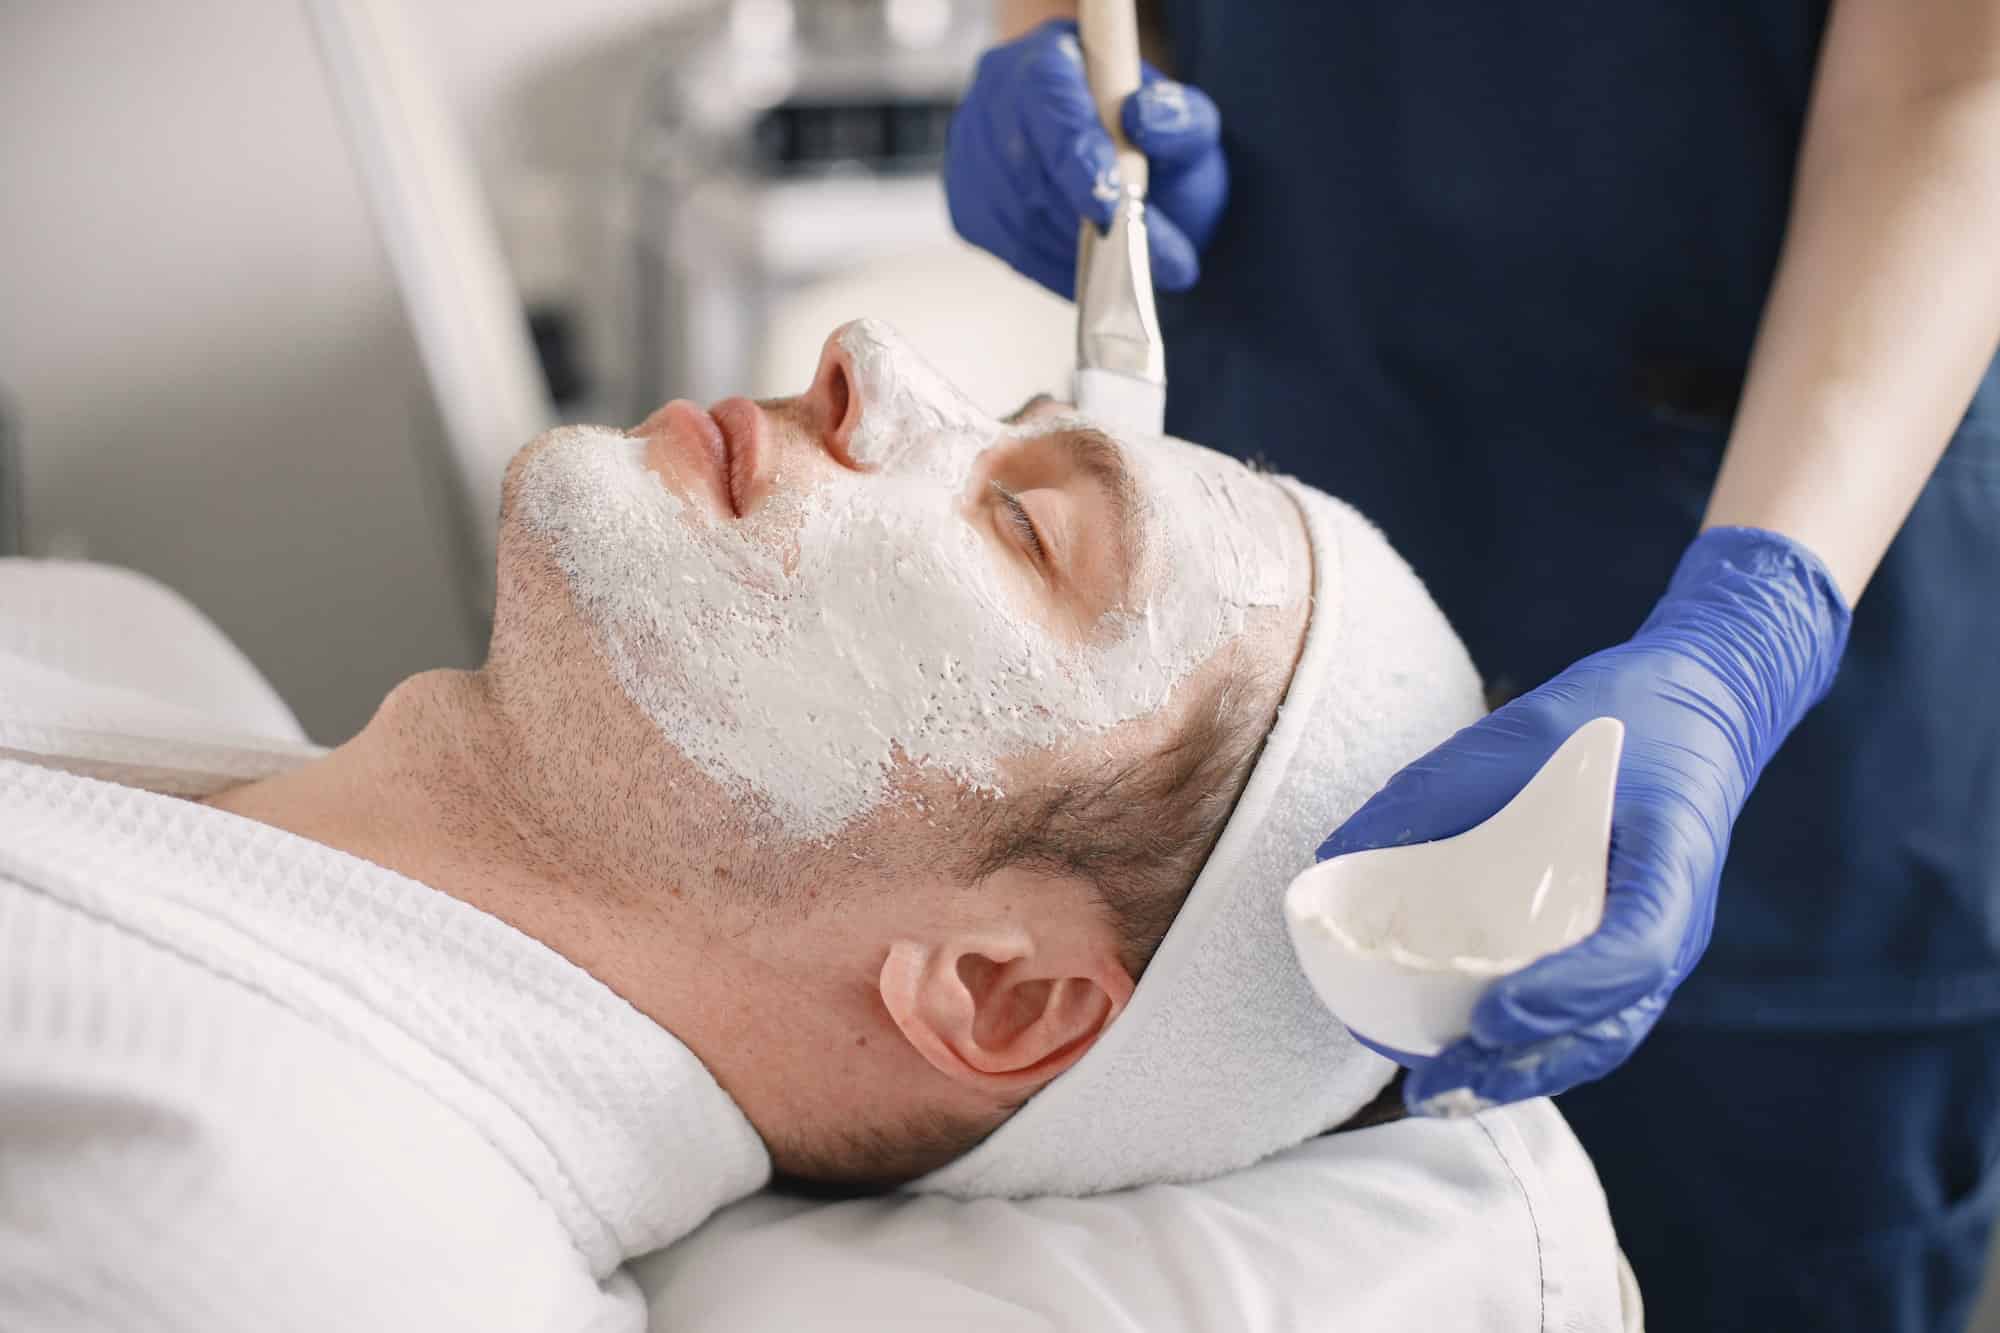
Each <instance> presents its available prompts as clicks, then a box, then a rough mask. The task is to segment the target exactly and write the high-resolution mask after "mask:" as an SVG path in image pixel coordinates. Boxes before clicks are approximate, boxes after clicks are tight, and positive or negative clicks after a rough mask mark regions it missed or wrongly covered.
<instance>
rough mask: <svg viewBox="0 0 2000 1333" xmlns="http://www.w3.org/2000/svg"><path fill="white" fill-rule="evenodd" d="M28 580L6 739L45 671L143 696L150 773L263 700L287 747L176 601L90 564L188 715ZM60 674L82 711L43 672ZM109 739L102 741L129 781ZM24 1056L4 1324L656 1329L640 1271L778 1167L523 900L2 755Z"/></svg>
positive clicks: (87, 688) (14, 580)
mask: <svg viewBox="0 0 2000 1333" xmlns="http://www.w3.org/2000/svg"><path fill="white" fill-rule="evenodd" d="M6 563H10V564H11V563H12V562H6ZM29 572H32V571H29ZM22 575H23V571H22V570H20V569H18V568H14V569H6V570H0V593H4V594H5V595H6V596H5V600H0V621H5V622H7V623H8V625H9V633H10V634H11V635H13V638H12V639H10V640H9V643H10V644H11V645H13V646H14V647H15V648H16V649H17V651H14V652H11V653H0V715H4V716H0V722H5V723H6V724H7V725H9V726H12V727H14V728H16V734H26V733H27V731H28V729H30V728H32V727H33V726H34V725H35V723H36V718H35V717H34V716H33V715H31V714H27V713H24V712H23V711H22V708H21V704H22V701H23V699H24V697H25V695H24V694H23V693H22V692H18V691H15V690H14V689H13V688H12V686H13V684H14V682H15V681H16V680H18V679H19V678H20V677H19V673H20V671H21V670H22V669H24V668H32V669H33V670H34V671H35V672H36V673H37V678H38V680H39V682H40V685H39V686H38V688H42V689H44V690H45V691H46V693H45V694H44V695H42V696H39V697H41V698H42V699H43V701H44V702H46V703H48V704H50V705H51V706H52V707H53V708H55V709H57V710H58V711H60V710H62V709H65V708H68V709H70V710H71V711H70V713H69V715H71V716H80V715H83V714H84V713H85V712H87V711H88V710H89V709H91V708H97V707H100V706H104V698H105V696H104V695H103V693H102V692H101V689H108V688H115V689H116V690H117V691H119V692H120V695H121V698H120V700H119V702H118V706H119V707H120V708H121V709H123V710H125V711H124V713H123V714H122V715H121V716H122V718H123V720H124V721H125V722H127V723H131V724H135V725H138V726H140V727H142V728H143V729H144V731H145V743H144V744H143V745H142V746H141V747H140V749H141V752H142V759H141V761H140V762H139V763H138V765H137V768H139V769H146V768H148V767H149V766H153V765H155V764H156V761H164V762H165V764H166V766H167V767H168V768H170V769H171V770H173V771H175V772H193V771H197V770H198V769H199V768H200V765H201V764H202V763H206V762H208V760H209V759H211V758H212V757H213V755H214V754H215V753H216V749H215V747H216V746H217V745H218V744H219V745H220V746H221V747H222V748H223V749H236V748H240V747H239V745H238V743H239V742H240V741H244V740H247V741H248V742H249V743H250V748H253V749H254V748H255V747H256V746H258V745H261V744H264V743H265V739H264V738H262V737H260V735H259V733H258V730H257V729H258V728H259V727H261V726H264V725H268V724H270V722H271V719H272V717H273V716H275V718H276V729H277V730H279V731H280V733H281V734H280V735H279V736H277V737H271V738H269V743H270V744H273V745H276V744H279V743H284V742H287V741H289V743H291V744H294V745H296V744H297V741H296V739H295V738H296V736H297V725H296V723H295V722H292V721H291V720H290V718H289V714H286V713H284V711H283V705H282V704H281V703H278V702H277V701H276V696H275V695H270V696H269V697H268V699H266V698H264V695H262V694H259V693H258V690H259V689H261V690H262V691H263V692H264V693H265V694H268V689H269V687H268V686H265V685H263V684H262V682H261V681H258V682H256V685H257V689H251V688H250V687H249V685H248V684H247V683H246V680H245V679H244V677H246V676H247V677H250V678H252V679H254V672H253V671H251V670H250V668H249V667H248V664H247V663H245V662H243V661H242V659H241V656H240V654H236V653H235V652H234V650H233V649H230V650H229V651H228V652H227V653H225V654H222V655H220V656H217V655H215V654H212V653H210V652H209V651H208V649H209V648H212V647H213V645H212V644H209V645H207V646H206V647H205V646H204V642H205V641H204V639H203V636H202V633H201V627H203V626H206V622H205V621H201V620H199V618H198V617H194V615H193V613H192V611H191V610H187V614H186V616H181V615H178V614H176V612H175V608H176V607H177V606H178V607H179V608H181V609H183V610H186V608H185V604H184V603H179V602H178V599H172V598H171V595H170V594H166V593H165V592H164V590H162V589H159V588H158V585H154V584H150V583H146V582H144V581H143V580H130V581H123V580H124V576H120V575H117V574H116V573H115V572H113V571H100V572H99V575H100V577H99V579H98V582H99V585H100V589H101V588H103V587H122V588H123V589H124V591H123V592H119V593H115V594H113V595H114V596H117V597H119V598H120V599H122V600H121V603H120V604H121V605H124V606H126V608H127V609H128V610H132V611H133V612H134V614H137V615H141V616H143V617H149V619H147V620H146V621H145V623H147V624H149V625H152V626H153V627H154V629H155V630H156V631H157V632H160V633H163V634H165V635H166V636H167V637H166V638H164V639H162V640H160V641H158V642H157V643H154V644H153V645H152V649H153V651H154V653H155V654H156V655H162V656H172V657H174V658H175V659H176V660H177V661H178V662H179V663H180V665H179V666H177V667H176V668H175V671H174V672H173V673H170V677H171V678H170V679H169V681H168V684H167V685H166V686H164V687H162V690H163V691H164V692H165V693H171V692H173V691H175V690H180V693H181V696H182V697H181V698H180V699H179V700H178V701H176V700H174V699H172V698H166V697H162V691H155V690H153V689H152V688H150V687H149V683H148V682H146V681H145V680H143V679H141V677H143V674H144V664H143V662H139V663H135V662H133V661H132V660H130V658H129V657H127V656H125V655H123V654H125V652H126V651H127V650H128V649H131V648H134V647H137V646H138V645H130V644H126V645H119V644H116V643H115V642H114V640H115V638H116V636H111V635H98V636H97V637H99V638H101V639H102V640H103V642H104V643H105V644H109V645H110V646H111V647H112V648H115V649H116V650H117V655H115V656H114V657H113V658H112V659H111V660H108V661H107V660H95V661H85V662H76V661H71V660H69V659H67V658H66V657H65V656H64V655H63V654H64V652H65V651H67V648H68V647H75V646H76V645H78V644H80V643H82V642H83V641H84V640H85V639H89V638H91V637H93V634H94V633H95V632H94V631H75V632H72V631H69V630H65V629H63V628H62V627H61V626H58V625H54V624H52V623H51V624H44V625H43V627H42V628H43V630H44V631H45V632H43V633H39V634H37V635H33V636H29V635H27V634H26V632H25V631H24V630H23V628H22V624H21V623H20V622H22V621H25V620H27V619H29V618H31V615H32V616H43V617H44V619H49V618H54V619H60V618H62V617H61V616H60V615H59V614H57V611H56V610H55V609H52V608H57V607H58V606H59V602H50V601H49V600H48V599H41V600H36V599H33V598H28V597H19V598H17V597H16V596H15V595H14V594H16V593H20V592H22V591H23V589H24V587H25V585H24V583H23V582H22V581H21V576H22ZM74 575H75V571H74V570H72V571H69V572H67V573H63V572H59V573H58V577H60V578H62V579H64V580H66V581H69V584H70V586H72V587H73V586H74ZM29 582H32V580H29ZM137 603H149V604H150V605H149V606H147V607H143V608H142V607H138V606H137V605H136V604H137ZM103 606H104V602H103V600H102V599H101V598H96V597H94V598H93V599H92V600H91V601H90V603H89V606H88V607H87V608H84V609H81V610H79V609H78V608H76V607H74V606H72V608H71V610H72V611H73V612H75V614H77V615H78V616H89V615H91V614H93V613H94V611H93V608H94V609H96V610H101V609H102V607H103ZM44 613H47V614H46V615H44ZM209 628H210V630H211V632H212V627H209ZM30 637H32V638H33V640H34V641H33V643H29V642H28V641H27V640H28V638H30ZM218 638H219V636H218ZM50 645H55V647H53V648H51V646H50ZM224 646H225V647H226V646H227V645H226V641H224ZM29 651H36V652H40V653H41V654H42V656H41V657H40V658H39V659H38V660H31V659H30V658H29V657H28V656H27V654H28V652H29ZM85 656H86V657H89V656H90V655H89V654H85ZM204 671H212V672H213V673H214V674H213V675H212V676H211V677H209V679H210V682H211V686H213V684H214V683H215V682H217V681H224V680H227V681H229V682H230V684H229V686H228V688H226V689H219V690H212V691H211V692H212V694H213V697H212V699H211V700H209V701H208V702H203V701H202V700H201V699H200V698H199V697H198V696H199V694H200V691H194V692H189V691H187V690H185V689H181V688H180V686H181V685H186V684H187V683H188V682H189V681H190V680H193V679H194V677H196V676H200V675H201V674H202V673H203V672H204ZM69 673H74V676H75V678H76V680H77V682H78V684H77V691H78V694H79V695H81V696H82V698H81V701H80V702H79V701H78V700H76V699H71V698H68V697H66V696H64V695H63V694H62V692H61V691H59V690H56V689H55V688H54V685H53V682H56V681H59V680H61V679H63V678H65V676H66V675H67V674H69ZM181 677H186V679H181V680H180V685H176V684H174V679H179V678H181ZM107 682H109V684H107ZM246 691H247V693H246ZM246 698H248V699H249V700H250V702H249V704H248V705H245V704H244V702H243V701H244V700H245V699H246ZM149 700H150V701H154V702H157V703H158V704H159V707H157V708H149V707H147V706H146V705H147V702H148V701H149ZM285 731H289V732H290V737H286V736H285V735H283V734H282V733H283V732H285ZM217 736H225V737H227V738H228V739H227V740H225V741H222V742H217V741H216V740H215V737H217ZM176 738H178V740H177V739H176ZM114 740H115V737H114V735H113V734H112V733H110V732H103V731H100V732H99V733H98V736H97V742H96V743H97V744H98V750H97V751H96V754H97V758H98V760H100V761H101V762H102V763H103V764H105V765H106V766H108V767H111V768H117V767H119V764H120V760H119V756H118V754H117V752H116V746H115V744H114ZM183 745H184V746H185V748H177V747H178V746H183ZM190 756H191V757H192V758H193V759H194V760H195V761H197V762H195V763H193V764H190V763H189V762H187V761H188V759H189V758H190ZM52 758H53V759H55V760H56V761H57V762H58V764H60V760H61V758H62V756H60V755H57V756H52ZM0 1051H4V1052H5V1056H4V1058H0V1328H8V1329H13V1328H23V1329H27V1328H37V1329H40V1328H82V1327H89V1328H126V1327H135V1328H136V1327H145V1328H161V1329H204V1330H209V1329H217V1330H227V1329H239V1328H240V1329H246V1330H247V1329H269V1328H298V1329H320V1328H325V1329H336V1328H341V1329H344V1328H427V1329H428V1328H439V1329H442V1328H454V1329H456V1328H468V1329H469V1328H480V1329H491V1328H576V1329H625V1330H637V1329H639V1328H640V1327H642V1326H643V1324H644V1322H645V1317H646V1316H645V1310H644V1306H643V1301H642V1298H641V1295H640V1293H639V1290H638V1288H637V1285H636V1284H635V1283H634V1282H633V1280H632V1278H631V1276H630V1274H629V1272H628V1271H627V1270H626V1268H625V1262H626V1261H627V1260H628V1259H630V1258H632V1257H633V1256H635V1255H638V1254H640V1253H643V1252H645V1251H648V1250H652V1249H656V1248H658V1247H659V1246H661V1245H665V1244H667V1243H668V1242H670V1241H672V1240H674V1239H676V1238H677V1237H679V1236H681V1235H682V1234H684V1233H686V1232H687V1231H688V1230H690V1229H691V1228H693V1227H694V1226H695V1225H697V1224H698V1223H699V1222H701V1221H702V1219H703V1218H705V1217H707V1216H708V1215H709V1213H711V1212H712V1211H714V1210H715V1209H716V1208H718V1207H719V1206H721V1205H722V1204H724V1203H727V1202H729V1201H730V1200H733V1199H738V1198H741V1197H743V1196H744V1195H747V1194H749V1193H751V1192H753V1191H754V1190H756V1189H757V1188H758V1187H759V1186H760V1185H762V1183H763V1182H764V1181H765V1179H766V1178H767V1176H768V1174H769V1159H768V1157H767V1156H766V1154H765V1151H764V1147H763V1144H762V1142H761V1141H760V1140H759V1139H758V1136H757V1134H756V1132H755V1130H754V1129H753V1128H752V1127H751V1125H750V1123H749V1122H748V1120H746V1119H745V1118H744V1116H743V1114H742V1112H741V1111H740V1110H739V1109H738V1108H737V1106H736V1104H735V1103H734V1102H733V1101H732V1100H731V1099H730V1098H729V1096H728V1094H727V1093H725V1092H724V1091H723V1090H722V1088H721V1087H719V1086H718V1085H717V1084H716V1082H715V1080H714V1079H713V1078H712V1077H711V1076H710V1075H709V1073H708V1072H707V1070H706V1069H705V1068H703V1066H702V1064H701V1062H700V1061H699V1060H698V1059H696V1057H695V1056H694V1054H693V1053H692V1052H690V1051H689V1050H688V1049H687V1048H686V1047H685V1046H684V1045H683V1044H682V1043H681V1042H679V1041H678V1040H676V1039H675V1038H674V1037H673V1036H672V1035H671V1034H670V1033H668V1032H667V1031H666V1030H664V1029H663V1028H661V1027H659V1026H658V1025H657V1024H655V1023H653V1022H652V1020H650V1019H648V1018H646V1017H645V1016H644V1015H643V1014H641V1013H639V1012H638V1011H637V1010H635V1009H633V1008H632V1007H631V1006H630V1005H629V1004H627V1003H626V1002H625V1001H624V1000H622V999H621V998H619V997H618V996H617V995H616V994H614V993H613V992H612V991H610V990H609V989H608V988H606V987H605V986H604V985H602V984H601V983H600V982H598V981H597V980H596V979H595V978H593V977H591V976H590V975H589V974H588V973H586V972H584V971H583V970H582V969H580V968H578V967H576V966H575V965H573V964H571V963H570V962H569V961H568V960H566V959H564V958H562V957H561V956H560V955H558V954H556V953H555V952H553V951H552V950H550V949H548V948H547V947H546V946H544V945H542V944H541V943H540V942H538V941H536V940H534V939H531V938H530V937H528V936H527V935H524V934H522V933H521V932H519V931H517V930H515V929H514V928H513V927H511V926H509V925H508V924H506V923H505V922H503V921H501V920H499V919H498V918H496V917H493V916H490V915H488V914H486V913H484V912H481V911H479V910H477V909H475V908H473V907H471V906H469V905H468V904H465V903H462V902H460V901H459V900H457V899H455V898H452V897H450V896H448V895H446V894H442V893H439V892H437V891H435V890H433V889H431V888H429V887H427V886H425V885H423V884H420V883H418V882H416V881H414V880H411V879H408V878H406V877H404V876H402V875H398V874H395V873H393V872H391V871H388V870H384V869H382V868H381V867H379V866H375V865H372V864H370V863H369V862H366V861H363V860H360V859H358V858H355V857H351V856H347V855H345V854H343V853H341V852H337V851H335V850H333V849H332V848H328V847H324V846H321V845H319V844H317V843H313V842H310V841H307V840H305V839H302V838H298V837H294V836H293V835H291V834H289V833H286V832H284V831H282V830H279V829H275V828H270V827H267V826H265V825H262V824H258V823H255V822H253V821H250V820H246V819H241V818H238V817H237V816H234V815H230V814H227V813H224V812H222V811H219V810H211V809H209V808H207V807H205V806H201V805H196V804H193V803H191V802H188V801H184V800H177V799H174V798H171V797H168V796H163V795H160V794H157V793H155V792H149V791H144V790H139V789H137V788H136V787H133V786H125V785H116V784H113V783H110V782H104V781H98V780H95V779H91V778H86V777H80V776H77V775H75V774H73V773H70V772H64V771H58V768H56V767H48V766H32V765H29V764H23V763H17V762H10V761H7V760H0Z"/></svg>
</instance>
